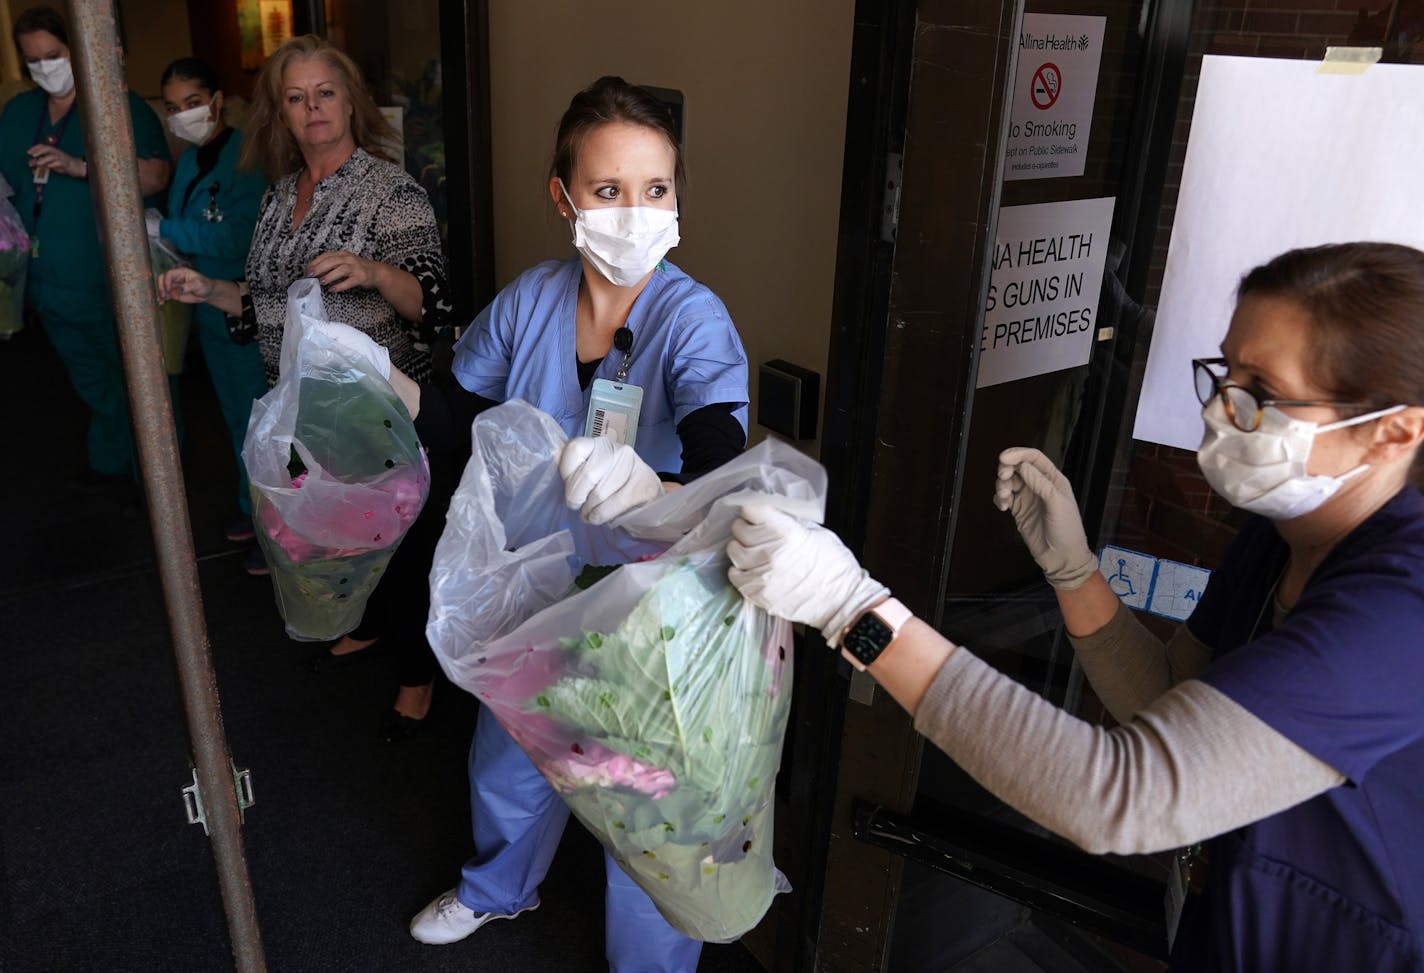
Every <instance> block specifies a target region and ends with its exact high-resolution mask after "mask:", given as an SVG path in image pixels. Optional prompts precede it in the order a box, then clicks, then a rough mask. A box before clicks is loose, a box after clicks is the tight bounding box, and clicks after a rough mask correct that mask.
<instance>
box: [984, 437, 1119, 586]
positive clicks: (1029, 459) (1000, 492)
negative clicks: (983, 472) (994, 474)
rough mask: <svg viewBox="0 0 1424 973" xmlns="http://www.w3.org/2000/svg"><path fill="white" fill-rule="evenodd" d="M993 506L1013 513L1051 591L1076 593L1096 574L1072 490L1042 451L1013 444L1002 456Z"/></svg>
mask: <svg viewBox="0 0 1424 973" xmlns="http://www.w3.org/2000/svg"><path fill="white" fill-rule="evenodd" d="M994 506H996V507H998V508H999V509H1000V510H1008V511H1010V512H1012V513H1013V515H1014V525H1015V526H1017V527H1018V529H1019V534H1020V535H1021V536H1022V537H1023V539H1024V543H1025V544H1026V545H1028V551H1029V553H1030V554H1032V555H1033V559H1034V560H1035V561H1037V562H1038V566H1039V567H1041V568H1043V574H1044V577H1046V578H1047V579H1048V583H1049V584H1051V585H1053V587H1055V588H1059V589H1061V590H1063V591H1072V590H1074V589H1075V588H1078V587H1080V586H1081V585H1082V584H1083V582H1084V581H1087V580H1088V579H1089V578H1090V577H1092V575H1093V573H1094V572H1095V571H1097V570H1098V559H1097V558H1096V557H1094V556H1093V551H1092V549H1091V548H1089V547H1088V538H1087V536H1086V535H1085V534H1084V533H1083V520H1082V518H1081V517H1079V516H1078V501H1077V500H1076V499H1075V498H1074V496H1073V486H1072V484H1070V483H1069V482H1068V478H1067V477H1066V476H1064V475H1063V474H1062V473H1061V472H1060V471H1059V469H1058V467H1056V466H1054V465H1053V464H1052V463H1051V462H1049V459H1048V457H1047V456H1044V455H1043V454H1042V453H1040V452H1039V451H1038V450H1036V449H1030V448H1029V447H1027V446H1015V447H1013V448H1012V449H1006V450H1004V451H1003V452H1002V453H1000V454H999V478H998V481H997V482H996V483H995V484H994Z"/></svg>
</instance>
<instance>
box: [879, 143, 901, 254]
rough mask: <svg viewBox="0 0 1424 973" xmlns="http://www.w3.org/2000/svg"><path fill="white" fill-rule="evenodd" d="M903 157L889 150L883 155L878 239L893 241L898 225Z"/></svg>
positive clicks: (887, 241)
mask: <svg viewBox="0 0 1424 973" xmlns="http://www.w3.org/2000/svg"><path fill="white" fill-rule="evenodd" d="M904 169H905V157H904V156H903V155H901V154H900V153H898V152H891V153H890V154H889V155H887V156H886V157H885V195H884V200H883V202H882V203H881V207H880V239H881V240H884V241H885V242H886V243H894V242H895V231H896V230H898V229H899V227H900V177H901V175H903V174H904Z"/></svg>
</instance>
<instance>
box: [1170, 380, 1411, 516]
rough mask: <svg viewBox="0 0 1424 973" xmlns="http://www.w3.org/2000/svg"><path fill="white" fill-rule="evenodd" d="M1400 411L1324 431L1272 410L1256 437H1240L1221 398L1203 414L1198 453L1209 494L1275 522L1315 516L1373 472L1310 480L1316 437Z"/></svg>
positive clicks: (1345, 421) (1354, 471)
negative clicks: (1309, 463) (1348, 484)
mask: <svg viewBox="0 0 1424 973" xmlns="http://www.w3.org/2000/svg"><path fill="white" fill-rule="evenodd" d="M1403 408H1404V406H1402V405H1397V406H1394V407H1393V408H1391V409H1382V410H1380V411H1379V412H1371V413H1369V414H1367V415H1363V416H1357V417H1355V418H1353V419H1341V420H1340V421H1339V422H1332V423H1328V424H1327V425H1323V426H1322V425H1320V424H1319V423H1315V422H1309V421H1307V420H1305V419H1292V418H1291V417H1290V416H1288V415H1286V414H1285V413H1284V412H1282V411H1281V410H1280V409H1277V408H1275V407H1274V406H1266V407H1265V408H1263V409H1262V410H1261V425H1260V426H1259V427H1258V428H1257V429H1256V431H1255V432H1242V431H1241V430H1240V429H1237V428H1236V426H1234V425H1233V424H1232V422H1231V420H1230V419H1228V418H1227V417H1226V407H1225V406H1224V405H1222V402H1221V397H1220V396H1214V397H1213V398H1212V400H1211V402H1210V403H1209V404H1208V405H1207V406H1206V407H1205V408H1203V409H1202V419H1203V420H1204V421H1205V422H1206V434H1205V435H1204V436H1202V443H1201V447H1200V448H1199V449H1198V450H1197V465H1198V466H1199V467H1201V471H1202V476H1204V477H1206V481H1207V482H1208V483H1210V484H1211V488H1212V489H1213V490H1215V491H1216V492H1217V493H1218V494H1220V495H1221V496H1222V498H1223V499H1225V500H1226V501H1227V502H1228V503H1230V504H1231V505H1232V506H1233V507H1240V508H1241V509H1242V510H1249V511H1251V513H1254V514H1260V515H1261V516H1263V517H1268V518H1270V519H1271V520H1290V519H1292V518H1294V517H1300V516H1303V515H1305V514H1308V513H1310V512H1311V511H1312V510H1315V509H1316V508H1317V507H1319V506H1320V505H1321V504H1323V503H1324V502H1325V501H1326V500H1329V499H1330V498H1331V497H1332V496H1334V495H1335V492H1336V491H1337V490H1339V489H1340V487H1341V486H1342V485H1343V484H1344V483H1345V481H1346V480H1349V479H1350V478H1352V477H1355V476H1359V475H1360V474H1361V473H1363V472H1365V470H1367V469H1369V464H1368V463H1362V464H1360V465H1359V466H1357V467H1355V468H1354V469H1352V470H1348V471H1346V472H1345V473H1342V474H1341V475H1339V476H1312V475H1311V474H1309V473H1307V472H1306V471H1305V463H1306V460H1307V459H1309V458H1310V447H1311V446H1312V445H1313V444H1314V442H1315V437H1316V436H1317V435H1318V434H1320V433H1322V432H1329V431H1330V430H1332V429H1344V428H1345V427H1346V426H1356V425H1359V424H1360V423H1362V422H1369V421H1371V420H1373V419H1379V418H1381V417H1382V416H1388V415H1393V414H1394V413H1396V412H1399V411H1401V410H1402V409H1403Z"/></svg>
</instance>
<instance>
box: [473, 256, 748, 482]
mask: <svg viewBox="0 0 1424 973" xmlns="http://www.w3.org/2000/svg"><path fill="white" fill-rule="evenodd" d="M582 273H583V263H582V261H581V259H580V258H578V257H571V258H569V259H568V260H562V261H560V260H549V261H545V262H544V263H541V264H538V265H537V266H535V267H532V268H530V269H529V270H526V271H525V272H524V273H522V274H520V275H519V277H517V278H516V279H515V280H514V281H513V282H512V283H510V284H509V286H507V287H505V288H504V289H503V290H502V291H500V292H499V294H497V295H496V296H495V299H494V300H493V301H491V302H490V305H489V306H488V307H486V308H485V309H484V310H483V311H481V312H480V313H479V315H477V316H476V318H475V320H474V322H473V323H472V324H471V326H470V328H469V329H468V330H467V331H466V332H465V334H464V335H463V336H462V337H461V339H460V341H459V343H458V344H457V345H456V346H455V361H454V373H455V378H456V379H457V380H458V381H459V382H460V384H461V385H462V386H463V387H464V388H465V389H466V390H467V391H470V392H473V393H475V394H476V395H480V396H483V397H485V398H487V399H493V400H494V401H496V402H504V401H507V400H509V399H524V400H525V401H526V402H529V403H530V404H532V405H534V406H535V407H537V408H539V409H541V410H543V411H544V412H547V413H548V414H549V415H550V416H552V417H553V418H554V420H555V421H556V422H557V423H558V424H559V426H560V427H561V428H562V429H563V430H564V432H565V433H567V434H568V435H569V436H582V435H583V431H584V421H585V418H586V417H587V415H588V402H589V394H590V392H589V390H585V389H580V388H579V381H578V371H577V368H576V366H575V354H576V351H575V349H576V348H577V339H576V335H575V333H574V313H575V305H576V301H577V299H578V286H579V279H580V277H581V276H582ZM627 326H628V328H629V330H631V331H632V332H633V359H632V361H631V362H630V363H629V366H628V377H627V382H628V383H629V384H632V385H638V386H640V387H641V388H642V389H643V406H642V412H641V414H640V415H639V417H638V437H637V441H636V443H635V448H636V450H637V452H638V455H639V456H641V457H642V459H643V461H644V462H646V463H647V464H648V465H649V466H651V467H652V468H653V469H654V470H657V471H658V472H660V473H676V472H679V471H681V469H682V443H681V442H680V441H679V439H678V436H677V424H678V423H679V422H681V421H682V420H683V419H684V418H686V417H687V415H688V414H689V413H692V412H695V411H697V410H698V409H700V408H702V407H703V406H708V405H715V404H716V403H719V402H730V403H735V404H736V408H735V409H734V410H733V412H732V415H733V416H734V417H736V419H737V421H738V422H739V423H741V426H742V429H743V431H745V430H746V428H747V356H746V352H745V351H743V350H742V341H741V338H739V337H738V336H737V329H736V327H735V326H733V324H732V318H731V316H730V315H729V314H728V313H727V308H726V307H725V306H724V305H723V304H722V302H721V301H720V300H718V298H717V296H716V295H715V294H713V293H712V292H711V291H710V290H708V289H707V288H706V287H705V286H703V285H702V284H699V283H698V282H697V281H695V280H693V279H692V278H691V277H689V276H687V275H686V274H684V273H683V272H682V271H681V270H678V269H677V268H676V267H674V266H673V265H672V264H670V263H667V262H666V261H664V262H663V263H661V264H659V265H658V267H657V269H655V270H654V271H653V274H652V277H651V278H650V279H649V280H648V283H647V286H646V287H644V288H643V292H642V293H641V294H639V295H638V299H637V301H635V302H634V304H633V309H632V311H630V312H629V314H628V322H627ZM622 362H623V353H622V352H620V351H618V350H617V349H613V350H611V351H609V353H608V356H607V357H606V358H604V360H603V363H602V364H601V365H599V367H598V370H597V371H596V372H595V373H594V378H606V379H609V380H610V381H611V380H612V379H613V377H614V375H615V373H616V372H617V371H618V366H619V365H621V364H622ZM589 387H590V389H591V388H592V383H591V382H590V385H589Z"/></svg>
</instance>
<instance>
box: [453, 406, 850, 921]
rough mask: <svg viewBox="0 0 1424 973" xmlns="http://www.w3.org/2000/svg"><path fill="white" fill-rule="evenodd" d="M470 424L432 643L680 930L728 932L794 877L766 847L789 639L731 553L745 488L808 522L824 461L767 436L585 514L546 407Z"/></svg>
mask: <svg viewBox="0 0 1424 973" xmlns="http://www.w3.org/2000/svg"><path fill="white" fill-rule="evenodd" d="M473 439H474V452H473V456H472V457H471V460H470V463H469V465H468V466H467V467H466V470H465V475H464V478H463V479H462V481H461V484H460V487H459V489H458V490H457V491H456V493H455V496H454V499H453V500H452V502H451V505H450V511H449V514H448V515H447V522H446V529H445V533H444V535H443V536H442V537H441V540H440V544H439V547H438V548H437V550H436V556H435V564H434V567H433V569H432V571H431V613H430V622H429V625H428V626H427V629H426V634H427V636H428V637H429V640H430V644H431V645H432V647H434V649H435V653H436V656H437V658H439V660H440V662H441V665H442V666H443V667H444V669H445V672H446V674H447V675H448V676H449V677H450V679H451V680H452V681H453V682H455V683H456V684H457V685H460V686H462V687H464V688H465V689H467V690H468V691H470V692H471V693H473V694H474V695H475V696H476V697H478V698H479V700H480V702H481V703H482V704H483V705H484V706H486V707H487V708H488V709H489V710H490V712H491V713H492V714H493V715H494V716H495V717H496V718H498V719H499V721H500V722H501V723H502V724H503V725H504V727H505V729H507V730H508V731H509V733H510V735H511V736H513V737H514V739H515V740H516V741H518V743H519V744H520V746H521V747H522V748H523V749H524V751H525V752H526V753H527V754H528V755H529V757H530V759H531V760H532V761H533V762H534V764H535V766H537V767H538V768H539V770H540V772H541V773H543V775H544V776H545V778H546V779H548V780H549V782H550V783H551V784H552V785H553V786H554V788H555V789H556V790H557V791H558V792H559V794H560V795H561V796H562V797H563V799H564V801H565V802H566V803H567V804H568V805H569V807H570V808H571V810H572V811H573V812H574V814H575V815H576V816H577V817H578V818H579V820H580V821H582V822H583V824H584V825H585V826H586V827H588V829H589V830H590V831H592V832H593V834H594V835H595V836H596V837H597V838H598V839H599V841H600V842H602V843H603V845H604V847H606V848H608V849H609V851H610V852H611V853H612V854H613V857H614V858H615V859H616V860H617V861H618V863H619V865H620V866H622V868H623V869H624V870H625V871H626V872H627V873H628V874H629V875H630V876H631V877H632V878H633V879H634V880H635V881H637V882H638V884H639V885H640V886H641V887H642V888H643V889H644V890H645V891H647V893H648V894H649V896H650V897H651V898H652V900H653V902H654V903H655V904H656V905H657V907H658V909H659V910H660V911H661V912H662V914H663V915H664V916H665V917H666V918H667V920H668V921H669V922H670V923H672V925H673V926H674V927H676V928H677V929H679V930H680V931H682V932H683V933H685V934H686V935H689V936H692V937H694V938H697V939H702V940H707V941H712V942H726V941H730V940H732V939H735V938H737V937H738V936H740V935H742V934H743V933H745V932H746V931H747V930H749V929H751V928H752V927H753V926H755V925H756V924H757V922H758V921H760V919H761V917H762V916H763V915H764V914H765V912H766V910H767V909H768V908H769V907H770V905H771V900H772V897H773V896H774V895H775V894H776V893H777V892H779V891H785V890H786V889H787V885H786V882H785V878H784V877H783V876H782V875H781V873H780V872H778V871H777V870H776V868H775V865H774V863H773V862H772V857H771V845H772V810H773V807H774V785H775V779H776V772H777V768H778V766H779V763H780V754H781V744H782V740H783V737H784V734H785V727H786V717H787V712H788V709H789V707H790V693H791V679H790V668H789V667H790V664H791V645H792V643H791V631H790V625H789V624H787V623H786V622H784V621H783V620H781V619H775V618H771V617H770V616H768V615H767V614H766V613H765V612H763V611H761V610H760V609H757V608H755V607H754V606H752V605H751V604H750V603H748V602H746V601H744V600H743V599H742V598H741V596H740V595H739V594H738V593H737V592H736V590H735V589H734V588H732V587H731V585H730V584H729V583H728V581H727V577H726V574H727V567H728V564H727V560H726V556H725V553H724V548H725V545H726V542H727V540H728V539H729V537H730V530H731V524H732V521H733V520H734V519H735V517H736V512H737V508H738V507H739V506H740V504H741V503H743V502H745V501H747V500H750V499H758V500H762V501H764V502H769V503H772V504H774V505H777V506H780V507H781V508H783V509H787V510H789V511H791V512H793V513H795V514H797V515H798V516H802V517H806V518H808V519H815V520H819V519H820V518H821V515H822V512H823V509H824V502H825V471H824V470H823V469H822V468H821V467H820V466H819V464H817V463H816V462H815V461H814V460H811V459H810V458H808V457H806V456H805V455H803V454H801V453H799V452H797V451H796V450H794V449H792V448H791V447H789V446H786V445H784V444H782V443H778V442H775V441H768V442H765V443H762V444H761V445H759V446H757V447H756V448H754V449H752V450H749V451H748V452H746V453H745V454H743V455H742V456H741V457H739V458H738V459H736V460H734V461H733V462H731V463H728V464H726V465H725V466H723V467H721V468H720V469H718V470H715V471H713V472H711V473H709V474H707V475H706V476H704V477H702V478H700V479H698V480H696V481H695V482H693V483H691V484H689V485H687V486H685V487H682V488H681V489H677V490H673V491H670V492H669V493H667V494H665V495H664V496H662V497H660V498H658V499H656V500H654V501H652V502H651V503H648V504H646V505H644V506H642V507H640V508H637V509H635V510H633V511H631V512H629V513H628V514H626V515H624V516H623V517H622V518H620V519H619V520H618V521H617V522H616V523H614V524H612V525H608V526H604V527H592V526H590V525H588V524H585V523H583V522H582V521H581V520H580V519H579V517H578V515H577V513H576V512H574V511H570V510H568V509H567V507H566V506H565V504H564V494H563V482H562V480H561V479H560V477H559V474H558V469H557V463H558V456H559V450H560V449H561V448H562V446H563V443H564V441H565V437H564V435H563V433H562V432H561V431H560V430H559V428H558V426H557V425H556V424H555V423H554V421H553V420H552V419H550V418H549V417H548V416H546V415H544V414H543V413H540V412H539V411H538V410H536V409H534V408H533V407H532V406H530V405H528V404H527V403H524V402H518V401H516V402H510V403H506V404H505V405H502V406H500V407H498V408H497V409H492V410H490V411H489V412H486V413H485V414H483V415H481V416H480V417H479V418H478V419H477V420H476V421H475V424H474V429H473ZM614 564H621V565H623V566H621V567H618V568H617V569H616V570H613V571H612V572H611V573H609V574H607V575H606V576H604V577H602V578H601V579H600V580H597V581H596V582H595V583H593V584H592V586H591V587H588V588H586V589H585V590H579V587H578V585H577V584H576V582H577V581H579V580H580V579H579V575H580V573H581V572H582V570H583V569H584V567H585V566H586V565H604V566H606V565H614Z"/></svg>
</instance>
